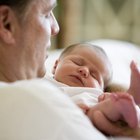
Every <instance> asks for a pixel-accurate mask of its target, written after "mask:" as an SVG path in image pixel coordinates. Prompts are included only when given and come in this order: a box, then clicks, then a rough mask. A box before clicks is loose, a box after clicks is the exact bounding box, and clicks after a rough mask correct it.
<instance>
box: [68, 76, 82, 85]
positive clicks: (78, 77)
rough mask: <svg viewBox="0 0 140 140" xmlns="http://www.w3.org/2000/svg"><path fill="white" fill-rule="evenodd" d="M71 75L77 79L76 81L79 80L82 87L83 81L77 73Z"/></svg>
mask: <svg viewBox="0 0 140 140" xmlns="http://www.w3.org/2000/svg"><path fill="white" fill-rule="evenodd" d="M70 76H71V77H74V78H75V79H77V80H78V81H80V83H81V84H82V86H83V87H84V83H83V80H82V79H81V77H80V76H77V75H70Z"/></svg>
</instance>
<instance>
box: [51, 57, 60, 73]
mask: <svg viewBox="0 0 140 140" xmlns="http://www.w3.org/2000/svg"><path fill="white" fill-rule="evenodd" d="M58 62H59V60H58V59H57V60H56V61H55V63H54V66H53V69H52V74H55V71H56V68H57V65H58Z"/></svg>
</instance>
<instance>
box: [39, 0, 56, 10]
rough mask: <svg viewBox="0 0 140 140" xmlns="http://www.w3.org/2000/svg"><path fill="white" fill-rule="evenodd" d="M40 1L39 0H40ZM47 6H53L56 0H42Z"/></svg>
mask: <svg viewBox="0 0 140 140" xmlns="http://www.w3.org/2000/svg"><path fill="white" fill-rule="evenodd" d="M40 1H41V0H40ZM42 1H43V4H45V5H46V6H47V7H48V8H54V7H56V5H57V0H42Z"/></svg>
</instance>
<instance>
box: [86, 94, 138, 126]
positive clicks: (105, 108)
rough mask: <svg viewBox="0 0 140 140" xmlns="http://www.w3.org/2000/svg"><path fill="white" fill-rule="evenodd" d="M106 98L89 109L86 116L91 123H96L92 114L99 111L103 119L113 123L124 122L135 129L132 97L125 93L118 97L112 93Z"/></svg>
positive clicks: (135, 117)
mask: <svg viewBox="0 0 140 140" xmlns="http://www.w3.org/2000/svg"><path fill="white" fill-rule="evenodd" d="M107 96H108V97H107V99H105V100H104V101H102V102H100V103H98V104H97V105H95V106H94V107H92V108H90V109H89V111H88V113H87V115H88V117H89V118H90V119H91V121H92V122H93V123H96V122H95V120H96V119H95V117H94V114H95V112H96V111H100V113H102V116H104V118H103V119H105V118H107V119H109V120H110V121H113V122H116V121H118V120H124V121H126V122H127V123H128V125H129V126H130V127H132V128H135V127H137V126H138V116H137V109H136V106H135V103H134V100H133V98H132V96H131V95H129V94H125V93H122V94H118V95H117V94H113V93H112V94H108V95H107Z"/></svg>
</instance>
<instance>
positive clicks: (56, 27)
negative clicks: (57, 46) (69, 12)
mask: <svg viewBox="0 0 140 140" xmlns="http://www.w3.org/2000/svg"><path fill="white" fill-rule="evenodd" d="M52 20H53V23H52V27H51V30H52V31H51V34H52V36H54V35H57V34H58V32H59V30H60V28H59V25H58V22H57V20H56V18H55V16H54V15H53V13H52Z"/></svg>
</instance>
